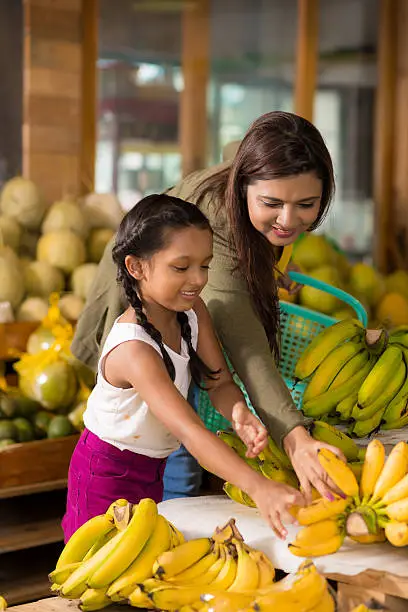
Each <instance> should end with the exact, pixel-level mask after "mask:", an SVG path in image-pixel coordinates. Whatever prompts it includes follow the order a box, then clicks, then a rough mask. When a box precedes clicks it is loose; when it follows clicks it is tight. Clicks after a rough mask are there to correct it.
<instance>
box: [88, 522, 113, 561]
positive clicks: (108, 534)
mask: <svg viewBox="0 0 408 612" xmlns="http://www.w3.org/2000/svg"><path fill="white" fill-rule="evenodd" d="M117 533H118V532H117V529H116V527H115V525H112V529H111V530H110V531H107V532H106V533H103V534H102V535H101V536H100V537H99V538H98V539H97V540H96V542H95V544H93V546H91V548H90V549H89V550H88V552H87V553H86V555H85V557H84V558H83V559H82V563H84V561H88V559H90V558H91V557H92V556H93V555H94V554H95V553H96V552H98V550H99V549H100V548H102V546H105V544H106V543H107V542H109V540H111V539H112V538H113V537H114V536H115V535H116V534H117Z"/></svg>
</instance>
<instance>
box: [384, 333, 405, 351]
mask: <svg viewBox="0 0 408 612" xmlns="http://www.w3.org/2000/svg"><path fill="white" fill-rule="evenodd" d="M389 343H390V344H393V345H395V346H400V347H401V348H402V347H403V348H408V334H407V333H399V334H398V333H397V334H395V333H391V335H390V339H389Z"/></svg>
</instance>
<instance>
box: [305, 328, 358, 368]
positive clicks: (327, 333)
mask: <svg viewBox="0 0 408 612" xmlns="http://www.w3.org/2000/svg"><path fill="white" fill-rule="evenodd" d="M357 334H358V335H361V337H362V335H363V326H362V324H361V323H360V322H359V321H356V320H354V319H347V320H344V321H339V323H335V324H334V325H330V326H329V327H326V328H325V329H323V331H322V332H320V334H319V335H318V336H316V337H315V338H313V340H312V342H311V343H310V344H309V346H308V347H307V348H306V349H305V350H304V351H303V353H302V354H301V356H300V359H299V360H298V362H297V364H296V367H295V378H297V379H299V380H303V379H305V378H308V377H309V376H310V375H311V374H313V372H314V371H315V370H316V368H317V367H318V366H319V365H320V364H321V363H322V361H324V359H326V357H327V356H328V355H329V353H331V351H332V350H334V349H335V348H336V347H338V346H339V345H340V344H343V342H346V341H347V340H350V338H354V337H355V336H356V335H357Z"/></svg>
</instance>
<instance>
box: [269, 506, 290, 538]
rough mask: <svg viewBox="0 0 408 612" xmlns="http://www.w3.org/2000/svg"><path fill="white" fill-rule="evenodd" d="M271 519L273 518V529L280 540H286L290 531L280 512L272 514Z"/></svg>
mask: <svg viewBox="0 0 408 612" xmlns="http://www.w3.org/2000/svg"><path fill="white" fill-rule="evenodd" d="M271 520H272V529H273V530H274V532H275V533H276V535H277V536H278V538H279V539H280V540H285V539H286V536H287V535H288V532H287V530H286V528H285V526H284V525H283V523H282V521H281V518H280V515H279V512H275V513H274V514H273V515H272V516H271Z"/></svg>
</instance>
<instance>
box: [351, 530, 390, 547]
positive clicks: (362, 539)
mask: <svg viewBox="0 0 408 612" xmlns="http://www.w3.org/2000/svg"><path fill="white" fill-rule="evenodd" d="M348 537H349V538H350V540H353V542H358V543H359V544H377V543H380V542H385V540H386V537H385V531H384V529H380V530H379V531H378V532H377V533H366V534H363V535H356V536H351V535H349V536H348Z"/></svg>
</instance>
